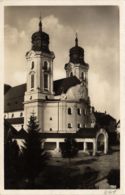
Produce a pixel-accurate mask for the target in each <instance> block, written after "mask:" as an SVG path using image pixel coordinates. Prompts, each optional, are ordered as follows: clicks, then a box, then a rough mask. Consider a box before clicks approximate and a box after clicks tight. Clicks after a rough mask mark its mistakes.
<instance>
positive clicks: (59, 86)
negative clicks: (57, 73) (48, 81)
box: [54, 76, 80, 95]
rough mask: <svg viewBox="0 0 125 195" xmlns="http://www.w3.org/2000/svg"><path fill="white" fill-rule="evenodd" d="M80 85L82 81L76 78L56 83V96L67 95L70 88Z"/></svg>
mask: <svg viewBox="0 0 125 195" xmlns="http://www.w3.org/2000/svg"><path fill="white" fill-rule="evenodd" d="M78 84H80V80H79V79H77V77H76V76H72V77H67V78H63V79H59V80H56V81H54V92H55V95H61V94H62V93H66V92H67V90H68V89H69V88H70V87H73V86H75V85H78Z"/></svg>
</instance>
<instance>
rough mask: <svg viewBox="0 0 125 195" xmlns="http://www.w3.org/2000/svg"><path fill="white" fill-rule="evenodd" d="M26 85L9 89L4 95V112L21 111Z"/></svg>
mask: <svg viewBox="0 0 125 195" xmlns="http://www.w3.org/2000/svg"><path fill="white" fill-rule="evenodd" d="M25 91H26V84H22V85H18V86H15V87H11V88H10V89H9V90H8V92H7V93H6V94H5V102H4V110H5V112H11V111H17V110H23V109H24V106H23V101H24V93H25Z"/></svg>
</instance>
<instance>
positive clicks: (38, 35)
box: [32, 17, 50, 53]
mask: <svg viewBox="0 0 125 195" xmlns="http://www.w3.org/2000/svg"><path fill="white" fill-rule="evenodd" d="M32 50H34V51H42V52H45V53H50V50H49V35H48V34H47V33H45V32H43V31H42V22H41V17H40V22H39V31H38V32H35V33H33V35H32Z"/></svg>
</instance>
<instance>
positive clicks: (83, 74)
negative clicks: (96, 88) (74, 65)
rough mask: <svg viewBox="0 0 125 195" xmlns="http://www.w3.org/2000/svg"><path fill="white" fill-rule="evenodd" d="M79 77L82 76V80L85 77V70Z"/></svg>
mask: <svg viewBox="0 0 125 195" xmlns="http://www.w3.org/2000/svg"><path fill="white" fill-rule="evenodd" d="M81 78H82V80H85V78H86V75H85V72H82V73H81Z"/></svg>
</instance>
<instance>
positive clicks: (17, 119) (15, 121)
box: [6, 117, 24, 125]
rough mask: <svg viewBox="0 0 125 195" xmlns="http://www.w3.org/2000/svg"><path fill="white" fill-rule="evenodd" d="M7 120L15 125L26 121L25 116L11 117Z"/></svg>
mask: <svg viewBox="0 0 125 195" xmlns="http://www.w3.org/2000/svg"><path fill="white" fill-rule="evenodd" d="M6 120H7V121H8V123H10V124H13V125H16V124H23V123H24V117H20V118H10V119H6Z"/></svg>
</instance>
